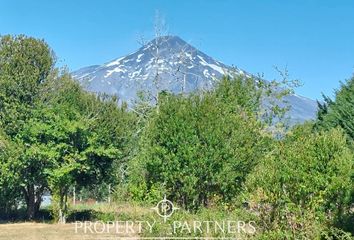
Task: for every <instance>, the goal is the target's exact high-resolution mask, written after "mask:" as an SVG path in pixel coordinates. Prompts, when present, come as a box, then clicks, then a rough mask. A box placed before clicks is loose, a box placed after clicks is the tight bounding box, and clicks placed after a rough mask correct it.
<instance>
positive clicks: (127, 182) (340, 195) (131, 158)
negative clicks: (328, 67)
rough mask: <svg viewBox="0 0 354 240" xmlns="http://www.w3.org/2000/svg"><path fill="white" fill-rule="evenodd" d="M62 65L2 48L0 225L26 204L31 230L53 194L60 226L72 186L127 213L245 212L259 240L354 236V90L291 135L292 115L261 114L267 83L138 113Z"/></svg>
mask: <svg viewBox="0 0 354 240" xmlns="http://www.w3.org/2000/svg"><path fill="white" fill-rule="evenodd" d="M55 61H56V57H55V55H54V53H53V51H52V50H51V48H50V47H49V46H48V44H47V43H46V42H44V41H43V40H38V39H35V38H32V37H27V36H23V35H19V36H10V35H6V36H1V37H0V216H7V215H9V214H11V212H13V211H16V209H18V207H19V206H21V204H22V205H24V206H25V208H26V213H27V218H28V219H34V218H35V217H36V214H37V213H38V211H39V209H40V206H41V202H42V196H43V194H44V193H45V192H50V194H51V195H52V196H53V206H52V210H53V212H54V214H55V216H56V217H57V220H59V221H61V222H65V218H66V214H67V212H68V195H69V192H70V191H71V190H72V187H73V186H75V187H76V189H77V190H80V189H90V188H92V187H95V186H101V185H107V184H110V185H111V186H112V188H113V189H115V192H116V193H117V194H116V196H115V197H116V198H117V200H118V199H125V201H127V202H129V201H131V202H133V201H134V202H140V203H146V204H150V203H156V202H157V201H159V200H161V199H162V198H163V196H164V195H166V197H167V198H168V199H169V200H171V201H173V202H175V203H176V204H177V205H178V206H180V207H182V208H184V209H185V210H188V211H191V212H197V211H198V210H200V209H202V208H219V207H222V209H223V211H232V210H234V209H241V208H243V209H246V210H247V211H248V212H249V213H250V214H253V215H254V216H255V217H256V219H257V224H258V226H260V227H261V229H262V235H261V237H260V238H262V239H294V238H296V239H299V238H308V239H320V238H324V237H326V236H327V237H328V236H335V237H336V238H340V237H341V238H343V239H347V237H348V239H349V236H350V233H352V234H353V231H354V230H353V224H352V223H353V222H354V216H353V202H354V201H353V200H354V174H353V163H354V155H353V154H354V152H353V149H354V148H353V146H354V145H353V140H354V78H352V79H350V80H348V81H346V82H345V83H342V85H341V88H340V89H338V90H337V91H336V93H335V99H333V100H332V99H330V98H328V97H325V98H324V101H323V102H321V103H319V111H318V114H317V118H316V119H315V120H314V121H309V122H306V123H304V124H297V125H295V126H293V127H291V128H290V129H285V127H284V125H283V124H282V121H281V119H282V117H281V116H284V112H285V111H286V109H283V108H282V107H280V105H277V104H276V102H277V101H275V105H272V106H271V107H268V108H267V109H265V108H264V104H262V100H263V99H264V97H267V96H268V97H269V96H275V95H277V94H278V93H279V92H278V91H277V92H276V93H275V92H274V89H275V88H274V85H273V83H269V82H267V81H262V80H261V79H255V78H246V77H244V76H240V75H238V76H225V77H223V78H222V79H220V80H219V83H218V85H217V86H216V87H215V89H213V90H209V91H203V92H196V93H190V94H183V93H181V94H171V93H168V92H165V91H163V92H160V93H158V94H159V96H158V102H157V103H156V104H154V105H152V104H149V103H148V102H145V101H143V99H142V100H141V101H138V102H137V103H136V104H135V105H134V106H133V107H131V106H128V105H127V104H126V103H121V102H120V101H119V96H107V95H101V94H93V93H89V92H86V91H85V90H84V89H83V88H82V87H81V86H80V85H79V84H78V83H77V82H76V81H75V80H74V79H73V77H72V76H71V75H70V73H69V72H68V71H67V70H65V69H58V68H56V67H55ZM286 93H287V92H284V93H283V94H286ZM276 97H281V96H276ZM279 119H280V120H279ZM284 129H285V130H284ZM122 172H124V174H122Z"/></svg>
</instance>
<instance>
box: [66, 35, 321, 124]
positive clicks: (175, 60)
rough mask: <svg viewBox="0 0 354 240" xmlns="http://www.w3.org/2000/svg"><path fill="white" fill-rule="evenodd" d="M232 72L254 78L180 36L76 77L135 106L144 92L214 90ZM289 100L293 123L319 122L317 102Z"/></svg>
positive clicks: (161, 40) (300, 98)
mask: <svg viewBox="0 0 354 240" xmlns="http://www.w3.org/2000/svg"><path fill="white" fill-rule="evenodd" d="M230 72H232V73H233V74H236V75H244V76H246V77H252V74H250V73H248V72H246V71H244V70H242V69H239V68H237V67H231V66H228V65H226V64H224V63H222V62H220V61H217V60H215V59H213V58H212V57H210V56H208V55H207V54H205V53H204V52H202V51H200V50H198V49H197V48H195V47H193V46H192V45H190V44H188V43H187V42H186V41H184V40H183V39H181V38H180V37H178V36H162V37H159V38H155V39H153V40H151V41H150V42H148V43H147V44H145V45H143V46H142V47H140V48H139V49H138V50H137V51H135V52H133V53H131V54H128V55H125V56H123V57H119V58H116V59H113V60H111V61H109V62H106V63H104V64H102V65H92V66H88V67H84V68H80V69H79V70H77V71H74V72H73V76H74V78H75V79H77V80H78V81H79V82H80V83H81V84H82V85H83V86H84V87H85V88H86V89H87V90H88V91H92V92H96V93H106V94H110V95H118V96H119V98H120V99H121V100H122V101H126V102H128V104H132V103H133V102H134V101H135V100H136V99H137V95H138V92H140V91H147V92H150V93H151V94H152V95H153V94H154V93H156V92H157V91H162V90H167V91H170V92H173V93H179V92H187V93H188V92H193V91H197V90H202V89H211V88H213V87H214V86H215V85H216V83H217V82H218V79H220V78H221V77H222V76H223V75H224V74H229V73H230ZM156 77H158V78H159V80H158V81H157V80H156ZM286 100H287V101H288V102H289V104H290V106H291V110H290V111H289V116H290V118H291V121H292V122H304V121H306V120H311V119H314V118H315V115H316V111H317V102H315V101H314V100H312V99H309V98H306V97H303V96H299V95H296V94H292V95H289V96H287V97H286Z"/></svg>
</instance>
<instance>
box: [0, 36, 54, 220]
mask: <svg viewBox="0 0 354 240" xmlns="http://www.w3.org/2000/svg"><path fill="white" fill-rule="evenodd" d="M53 64H54V56H53V53H52V51H51V49H50V48H49V47H48V45H47V44H46V43H45V42H44V41H42V40H37V39H35V38H31V37H26V36H24V35H19V36H9V35H6V36H2V37H1V38H0V128H2V129H3V130H4V132H5V134H7V135H8V137H9V141H11V142H13V141H14V139H15V138H16V135H17V134H18V132H20V131H21V130H22V128H23V127H24V126H25V123H26V121H27V119H29V118H30V117H31V111H32V109H33V107H34V105H35V103H36V101H37V99H38V96H39V91H40V86H41V85H42V84H43V83H44V82H45V80H46V78H47V77H48V75H49V74H50V72H51V70H52V68H53ZM15 148H17V149H18V151H17V152H18V153H20V150H21V149H23V148H21V147H20V146H16V147H15ZM22 156H23V155H22ZM4 160H5V162H8V161H7V160H8V159H4ZM16 161H21V159H20V157H19V155H18V156H16V157H14V158H13V162H16ZM12 170H13V171H16V169H12ZM6 174H10V175H11V174H12V173H10V172H5V173H3V175H6ZM13 184H14V183H13ZM21 186H22V191H23V192H24V193H25V196H28V197H29V198H30V199H28V201H27V202H28V203H33V204H30V205H27V207H28V215H29V217H30V218H33V211H32V210H31V209H35V208H36V207H34V206H35V205H38V203H37V202H38V201H37V199H36V197H38V196H39V195H40V192H41V191H42V189H41V187H39V188H37V187H36V186H35V185H26V186H24V185H21ZM8 187H9V186H8Z"/></svg>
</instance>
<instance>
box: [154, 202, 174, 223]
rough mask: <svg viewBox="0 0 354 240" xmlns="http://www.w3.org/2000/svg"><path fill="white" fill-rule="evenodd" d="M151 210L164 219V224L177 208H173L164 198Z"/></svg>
mask: <svg viewBox="0 0 354 240" xmlns="http://www.w3.org/2000/svg"><path fill="white" fill-rule="evenodd" d="M152 209H153V210H155V211H156V213H157V214H158V215H159V216H160V217H162V218H163V219H164V222H166V220H167V218H169V217H171V216H172V214H173V213H174V211H175V210H177V209H179V208H177V207H175V206H174V205H173V203H172V202H171V201H170V200H168V199H167V198H166V196H164V198H163V199H162V200H161V201H160V202H158V203H157V205H156V206H155V207H154V208H152Z"/></svg>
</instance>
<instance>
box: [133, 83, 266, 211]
mask: <svg viewBox="0 0 354 240" xmlns="http://www.w3.org/2000/svg"><path fill="white" fill-rule="evenodd" d="M261 94H262V89H260V88H259V86H258V85H257V83H256V81H254V80H253V79H243V78H241V77H236V78H235V79H230V78H227V77H225V78H223V79H222V81H221V82H220V85H219V87H218V88H217V89H216V90H215V91H211V92H207V93H203V94H196V95H189V96H185V95H171V94H168V93H160V98H159V103H158V106H159V111H152V113H151V117H150V118H149V120H148V121H147V124H146V127H145V130H144V133H143V136H142V139H141V148H140V154H138V155H137V157H136V159H135V160H134V161H132V163H131V168H130V171H131V175H130V181H131V187H130V189H131V192H132V194H133V195H134V197H137V198H141V197H142V198H145V199H149V198H151V197H152V198H156V197H161V195H162V194H166V195H167V196H168V197H169V199H171V200H174V201H176V202H178V203H179V204H180V205H182V206H184V207H185V208H187V209H197V208H199V207H201V206H207V205H209V204H212V202H213V201H214V200H217V199H221V200H222V201H227V202H229V201H230V200H231V199H232V198H234V197H235V196H236V195H237V194H238V193H239V192H240V188H241V186H242V183H243V181H244V180H245V178H246V176H247V174H248V173H249V172H251V171H252V169H253V167H254V166H255V165H256V164H257V163H258V161H259V159H261V157H262V156H263V154H264V153H265V151H266V146H267V144H268V143H269V141H270V137H267V136H265V134H263V132H262V129H263V124H262V123H261V121H260V120H259V119H258V117H257V115H256V113H255V112H256V111H257V109H258V108H259V107H260V98H261ZM141 173H143V177H139V176H141Z"/></svg>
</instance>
